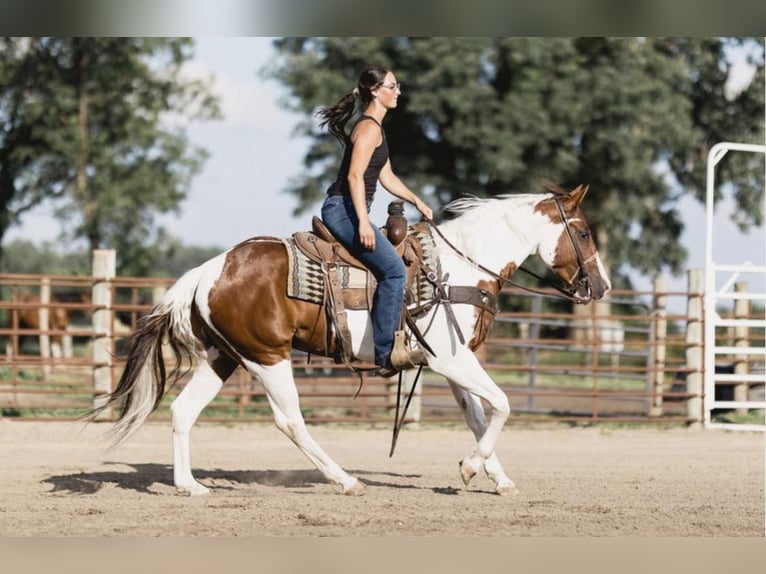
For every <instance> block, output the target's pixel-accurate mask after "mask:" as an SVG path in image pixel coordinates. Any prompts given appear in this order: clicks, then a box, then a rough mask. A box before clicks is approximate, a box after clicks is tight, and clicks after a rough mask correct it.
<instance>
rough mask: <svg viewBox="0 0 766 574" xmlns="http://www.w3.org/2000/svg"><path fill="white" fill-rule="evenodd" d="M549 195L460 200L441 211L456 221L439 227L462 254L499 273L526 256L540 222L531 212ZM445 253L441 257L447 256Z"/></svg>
mask: <svg viewBox="0 0 766 574" xmlns="http://www.w3.org/2000/svg"><path fill="white" fill-rule="evenodd" d="M551 195H552V194H551V193H514V194H503V195H497V196H494V197H488V198H481V197H475V196H466V197H461V198H460V199H457V200H455V201H452V202H451V203H449V204H447V205H446V206H445V207H444V211H446V212H449V213H452V214H455V215H456V217H455V218H453V219H450V220H448V221H445V222H444V223H442V224H441V225H440V226H439V227H440V229H441V230H442V231H443V232H444V234H445V235H447V236H448V237H449V238H450V241H451V242H452V243H453V244H454V245H455V246H457V247H458V248H459V249H460V250H461V251H462V252H464V253H465V254H466V255H468V256H469V257H471V258H473V259H474V260H476V261H479V262H480V263H482V264H483V265H485V266H487V267H489V268H490V269H493V270H496V271H499V270H500V269H502V268H503V267H504V266H505V265H506V264H508V263H509V262H511V261H516V262H517V264H519V265H520V264H521V262H522V261H523V260H524V258H526V256H527V255H528V254H529V250H530V248H531V244H532V243H533V242H534V241H535V240H534V239H533V235H535V230H536V229H539V225H540V219H538V218H537V217H535V213H534V208H535V206H536V205H537V204H538V203H540V202H541V201H543V200H545V199H547V198H549V197H551ZM449 252H450V250H449V249H446V250H445V251H444V252H443V254H444V255H448V254H449Z"/></svg>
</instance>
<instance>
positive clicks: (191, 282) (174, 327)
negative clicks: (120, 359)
mask: <svg viewBox="0 0 766 574" xmlns="http://www.w3.org/2000/svg"><path fill="white" fill-rule="evenodd" d="M202 267H203V266H200V267H197V268H195V269H192V270H190V271H188V272H187V273H186V274H185V275H183V276H182V277H181V278H180V279H179V280H178V281H177V282H176V283H175V284H174V285H173V286H172V287H171V288H170V289H169V290H168V292H167V293H166V295H165V297H164V298H163V300H162V302H161V303H159V304H158V305H157V306H155V307H154V309H152V312H151V313H150V314H148V315H145V316H144V317H141V319H140V320H139V322H138V326H137V328H136V330H135V331H134V332H133V334H132V335H131V336H130V337H129V338H128V340H127V343H126V345H127V346H126V351H125V354H126V356H127V361H126V363H125V369H124V370H123V372H122V375H121V376H120V380H119V382H118V383H117V387H116V388H115V389H114V391H113V392H112V393H110V394H108V395H106V397H105V399H104V402H103V403H102V404H101V405H100V406H98V407H96V408H95V409H94V410H93V411H91V413H90V415H89V418H90V419H91V420H93V419H95V418H97V417H98V415H99V414H100V413H101V412H103V411H105V410H106V409H109V408H112V407H114V406H118V407H122V410H121V412H120V415H119V417H118V419H117V421H116V422H115V424H114V427H112V429H111V430H110V431H109V432H108V433H107V438H108V439H110V440H111V441H112V443H113V444H114V446H117V445H119V444H121V443H123V442H124V441H125V440H127V439H128V437H130V436H131V435H132V434H133V433H134V432H135V431H137V430H138V429H139V428H140V427H141V425H143V424H144V422H145V421H146V419H147V418H148V417H149V415H150V414H152V412H154V411H155V410H156V409H157V407H159V406H160V403H161V402H162V398H163V397H164V396H165V391H166V388H165V387H166V384H167V382H168V381H170V382H171V385H172V383H175V382H176V381H177V380H178V379H179V378H180V377H181V376H182V375H183V372H182V371H181V365H182V363H183V361H184V359H185V358H186V359H191V358H194V357H196V356H197V355H198V354H199V352H200V347H199V341H198V340H197V339H196V338H195V336H194V334H193V333H192V327H191V308H192V303H193V300H194V293H195V291H196V289H197V284H198V282H199V278H200V275H201V274H202V271H203V269H202ZM166 338H167V343H168V345H169V346H170V348H171V349H172V351H173V354H174V355H175V364H174V366H173V368H172V369H171V370H170V372H167V371H166V369H165V360H164V357H163V352H162V346H163V341H165V339H166Z"/></svg>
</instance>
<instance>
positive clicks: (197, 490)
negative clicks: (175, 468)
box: [176, 482, 210, 496]
mask: <svg viewBox="0 0 766 574" xmlns="http://www.w3.org/2000/svg"><path fill="white" fill-rule="evenodd" d="M176 490H177V491H178V492H179V493H180V494H186V495H189V496H204V495H206V494H210V489H209V488H208V487H206V486H202V485H201V484H200V483H199V482H195V483H193V484H191V485H190V486H179V485H176Z"/></svg>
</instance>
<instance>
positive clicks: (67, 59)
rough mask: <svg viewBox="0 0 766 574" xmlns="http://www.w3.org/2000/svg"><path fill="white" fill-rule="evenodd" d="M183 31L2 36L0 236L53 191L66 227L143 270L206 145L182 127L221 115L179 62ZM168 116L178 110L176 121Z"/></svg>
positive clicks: (186, 47)
mask: <svg viewBox="0 0 766 574" xmlns="http://www.w3.org/2000/svg"><path fill="white" fill-rule="evenodd" d="M192 48H193V43H192V41H191V40H189V39H184V38H171V39H167V38H5V39H1V40H0V86H2V88H0V239H1V238H2V236H3V234H4V233H5V231H6V230H7V229H8V227H9V226H11V225H13V224H14V223H15V222H16V221H18V220H19V218H20V217H21V216H22V215H23V213H24V212H25V211H27V210H28V209H31V208H32V207H34V206H36V205H38V204H40V203H41V202H43V201H54V202H55V203H54V205H55V206H56V209H57V211H56V214H57V216H58V218H59V219H61V221H62V222H63V223H64V224H65V235H64V237H65V238H66V239H69V240H76V239H84V240H85V241H87V242H88V245H89V247H90V248H91V249H97V248H107V247H108V248H114V249H116V250H117V252H118V256H119V261H118V266H119V269H120V270H121V272H122V273H124V274H136V275H138V274H145V273H146V272H147V271H148V268H149V267H148V265H149V262H150V261H151V259H152V258H153V257H154V255H155V254H156V252H157V250H158V249H159V248H160V247H161V245H162V244H163V242H166V241H167V238H166V237H165V235H164V232H163V231H162V229H161V228H158V227H157V226H156V224H155V217H156V216H157V215H158V214H160V213H169V212H170V213H172V212H177V211H178V207H179V204H180V202H181V201H182V200H183V199H184V197H185V196H186V193H187V191H188V189H189V185H190V182H191V179H192V177H193V176H194V175H195V174H196V173H198V172H199V170H200V169H201V166H202V163H203V161H204V159H205V157H206V154H205V152H204V151H203V150H201V149H199V148H195V147H192V146H191V145H190V143H189V141H188V138H187V136H186V134H185V131H184V128H183V127H182V121H181V120H183V121H185V120H188V119H211V118H217V117H218V116H219V115H220V113H219V110H218V104H217V101H216V99H215V98H214V97H213V96H212V95H211V94H210V93H209V91H208V89H207V87H206V86H205V85H203V84H202V83H201V82H198V81H190V80H187V79H183V78H182V77H181V76H180V72H181V69H182V66H183V64H184V63H185V62H186V61H187V60H188V59H189V58H190V57H191V54H192ZM171 118H177V119H175V120H174V121H170V120H171Z"/></svg>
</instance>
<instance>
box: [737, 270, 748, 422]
mask: <svg viewBox="0 0 766 574" xmlns="http://www.w3.org/2000/svg"><path fill="white" fill-rule="evenodd" d="M734 292H735V293H747V283H737V284H735V285H734ZM749 315H750V301H748V300H747V299H735V300H734V318H735V319H742V320H744V319H747V318H748V316H749ZM734 346H735V347H749V346H750V329H749V328H748V327H735V328H734ZM749 372H750V366H749V364H748V362H747V355H734V374H735V375H747V374H748V373H749ZM749 389H750V386H749V385H748V384H747V382H744V383H737V384H736V385H734V400H735V401H741V402H745V401H747V395H748V391H749ZM736 413H737V414H738V415H746V414H747V409H736Z"/></svg>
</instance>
